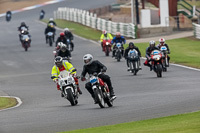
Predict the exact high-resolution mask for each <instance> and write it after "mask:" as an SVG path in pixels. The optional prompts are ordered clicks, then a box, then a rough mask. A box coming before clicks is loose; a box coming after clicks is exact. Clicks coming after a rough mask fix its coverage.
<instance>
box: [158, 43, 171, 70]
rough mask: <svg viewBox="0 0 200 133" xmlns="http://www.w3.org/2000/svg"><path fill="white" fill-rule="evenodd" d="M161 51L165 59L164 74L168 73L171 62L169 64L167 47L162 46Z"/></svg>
mask: <svg viewBox="0 0 200 133" xmlns="http://www.w3.org/2000/svg"><path fill="white" fill-rule="evenodd" d="M160 51H161V52H162V54H163V58H162V65H163V72H166V71H167V67H169V62H168V58H167V57H168V55H167V54H168V52H167V47H166V46H161V47H160Z"/></svg>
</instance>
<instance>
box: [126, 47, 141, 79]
mask: <svg viewBox="0 0 200 133" xmlns="http://www.w3.org/2000/svg"><path fill="white" fill-rule="evenodd" d="M139 58H140V57H139V55H138V52H137V51H136V50H135V49H133V50H130V51H129V52H128V60H129V66H130V71H131V72H132V73H133V74H134V75H137V72H138V71H139V70H140V68H139V65H140V64H139Z"/></svg>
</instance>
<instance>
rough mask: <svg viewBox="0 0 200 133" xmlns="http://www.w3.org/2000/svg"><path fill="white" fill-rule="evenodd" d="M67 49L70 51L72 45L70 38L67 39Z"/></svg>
mask: <svg viewBox="0 0 200 133" xmlns="http://www.w3.org/2000/svg"><path fill="white" fill-rule="evenodd" d="M67 49H68V50H69V51H70V52H72V51H73V50H72V45H71V40H70V39H67Z"/></svg>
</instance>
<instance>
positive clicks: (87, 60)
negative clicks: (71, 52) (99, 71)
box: [83, 54, 93, 65]
mask: <svg viewBox="0 0 200 133" xmlns="http://www.w3.org/2000/svg"><path fill="white" fill-rule="evenodd" d="M92 59H93V56H92V55H91V54H86V55H84V56H83V61H84V63H85V65H90V64H91V63H92Z"/></svg>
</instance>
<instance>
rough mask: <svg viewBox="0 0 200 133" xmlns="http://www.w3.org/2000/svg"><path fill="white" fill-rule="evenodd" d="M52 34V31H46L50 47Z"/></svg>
mask: <svg viewBox="0 0 200 133" xmlns="http://www.w3.org/2000/svg"><path fill="white" fill-rule="evenodd" d="M53 35H54V33H53V32H48V33H47V40H48V43H49V46H51V47H52V44H53Z"/></svg>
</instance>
